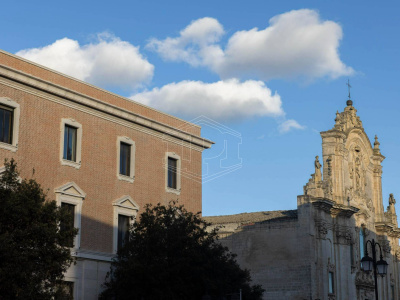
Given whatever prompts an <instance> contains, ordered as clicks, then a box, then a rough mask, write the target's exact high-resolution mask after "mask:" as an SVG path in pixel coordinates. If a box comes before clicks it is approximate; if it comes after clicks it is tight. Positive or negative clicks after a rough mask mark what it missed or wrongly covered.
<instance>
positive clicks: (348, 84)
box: [346, 79, 353, 106]
mask: <svg viewBox="0 0 400 300" xmlns="http://www.w3.org/2000/svg"><path fill="white" fill-rule="evenodd" d="M346 85H347V87H348V89H349V100H347V102H346V104H347V106H352V105H353V101H351V95H350V89H351V85H350V79H347V83H346Z"/></svg>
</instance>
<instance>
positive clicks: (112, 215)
mask: <svg viewBox="0 0 400 300" xmlns="http://www.w3.org/2000/svg"><path fill="white" fill-rule="evenodd" d="M0 118H1V120H0V121H1V122H0V123H1V124H0V125H1V128H0V167H1V165H2V163H1V162H4V159H11V158H14V159H15V160H16V162H17V163H18V167H19V170H20V172H21V177H23V178H31V177H32V170H33V169H35V174H34V178H35V179H36V180H37V181H38V182H39V183H40V184H41V185H42V187H43V189H44V190H47V189H48V191H49V192H48V198H49V199H55V200H57V202H58V203H59V205H66V206H68V205H69V207H71V208H72V211H73V212H74V225H75V227H78V228H79V233H78V236H77V237H76V238H75V240H74V243H73V247H72V251H73V253H74V255H75V256H76V257H77V259H78V260H77V264H76V265H75V266H71V268H70V269H69V271H68V272H67V274H66V281H68V282H71V287H73V293H74V298H75V299H96V298H97V295H98V293H99V291H100V285H101V284H102V283H103V282H104V278H105V274H106V272H107V271H108V270H109V262H110V260H111V258H112V257H113V255H114V253H115V252H116V249H117V248H118V244H119V242H120V239H121V236H120V235H121V230H122V231H123V230H124V229H121V228H119V227H121V226H123V225H121V224H124V222H125V223H126V220H127V219H126V217H124V216H134V215H136V214H137V212H138V211H139V212H140V209H141V208H142V207H143V206H144V205H145V204H146V203H153V204H156V203H158V202H161V203H163V204H166V203H168V202H169V201H171V200H177V199H178V200H179V203H180V204H183V205H185V207H186V208H187V209H188V210H189V211H193V212H197V211H200V210H201V204H202V202H201V193H202V186H201V164H202V162H201V156H202V151H203V150H204V149H207V148H209V147H210V146H211V144H212V142H211V141H209V140H207V139H204V138H202V137H201V135H200V127H199V126H197V125H195V124H191V123H188V122H186V121H183V120H181V119H178V118H175V117H173V116H171V115H168V114H165V113H162V112H160V111H157V110H154V109H152V108H149V107H147V106H144V105H142V104H139V103H137V102H134V101H131V100H129V99H126V98H123V97H120V96H117V95H115V94H112V93H110V92H107V91H105V90H102V89H99V88H97V87H94V86H92V85H89V84H87V83H84V82H81V81H79V80H76V79H74V78H71V77H68V76H65V75H63V74H60V73H58V72H55V71H53V70H50V69H47V68H45V67H43V66H40V65H37V64H35V63H32V62H29V61H27V60H24V59H21V58H19V57H17V56H14V55H12V54H9V53H7V52H4V51H0ZM168 166H169V167H168ZM0 172H1V168H0Z"/></svg>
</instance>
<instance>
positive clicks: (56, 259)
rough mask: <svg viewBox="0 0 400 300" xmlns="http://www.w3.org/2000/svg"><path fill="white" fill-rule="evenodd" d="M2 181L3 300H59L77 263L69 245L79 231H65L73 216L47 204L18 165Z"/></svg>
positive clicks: (0, 267) (0, 248) (9, 164)
mask: <svg viewBox="0 0 400 300" xmlns="http://www.w3.org/2000/svg"><path fill="white" fill-rule="evenodd" d="M5 168H6V170H5V172H4V173H3V174H2V175H1V176H0V299H54V298H56V299H57V297H60V296H63V295H62V294H63V290H62V289H60V288H59V287H60V285H59V283H60V282H61V280H62V279H63V273H64V272H65V271H66V270H67V268H68V267H69V266H70V264H71V263H72V262H73V258H72V257H71V253H70V249H69V248H68V247H65V246H62V245H65V243H66V242H67V241H69V240H70V239H71V238H73V237H75V235H76V234H77V229H75V228H69V229H67V230H60V224H62V223H65V224H68V222H70V221H71V217H72V216H71V215H70V214H68V213H67V212H66V211H64V210H62V209H60V208H59V207H57V205H56V202H55V201H46V195H45V193H44V192H43V190H42V189H41V187H40V185H39V184H38V183H37V182H36V181H35V180H34V179H29V180H20V179H19V177H18V175H19V174H18V171H17V166H16V163H15V162H14V160H11V161H10V162H7V161H6V162H5Z"/></svg>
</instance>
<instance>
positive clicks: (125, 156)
mask: <svg viewBox="0 0 400 300" xmlns="http://www.w3.org/2000/svg"><path fill="white" fill-rule="evenodd" d="M119 173H120V174H122V175H126V176H130V175H131V145H129V144H125V143H121V146H120V155H119Z"/></svg>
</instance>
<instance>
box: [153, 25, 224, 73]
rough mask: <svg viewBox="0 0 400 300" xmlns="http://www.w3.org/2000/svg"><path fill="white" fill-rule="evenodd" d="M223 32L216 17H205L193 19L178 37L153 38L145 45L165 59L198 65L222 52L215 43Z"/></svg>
mask: <svg viewBox="0 0 400 300" xmlns="http://www.w3.org/2000/svg"><path fill="white" fill-rule="evenodd" d="M223 34H224V28H223V27H222V25H221V24H220V23H219V22H218V21H217V20H216V19H213V18H208V17H206V18H201V19H198V20H195V21H193V22H192V23H191V24H189V25H188V26H187V27H186V28H185V29H183V30H181V32H180V34H179V37H176V38H170V37H168V38H166V39H165V40H162V41H161V40H157V39H155V38H153V39H151V40H150V41H149V43H148V44H147V46H146V47H147V48H148V49H151V50H153V51H156V52H157V53H159V54H160V55H161V57H162V58H163V59H165V60H169V61H183V62H186V63H188V64H190V65H192V66H199V65H203V64H204V63H205V61H206V60H208V59H210V57H212V56H219V55H221V54H222V50H221V49H220V48H219V46H216V45H215V43H217V42H219V41H220V39H221V36H222V35H223Z"/></svg>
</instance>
